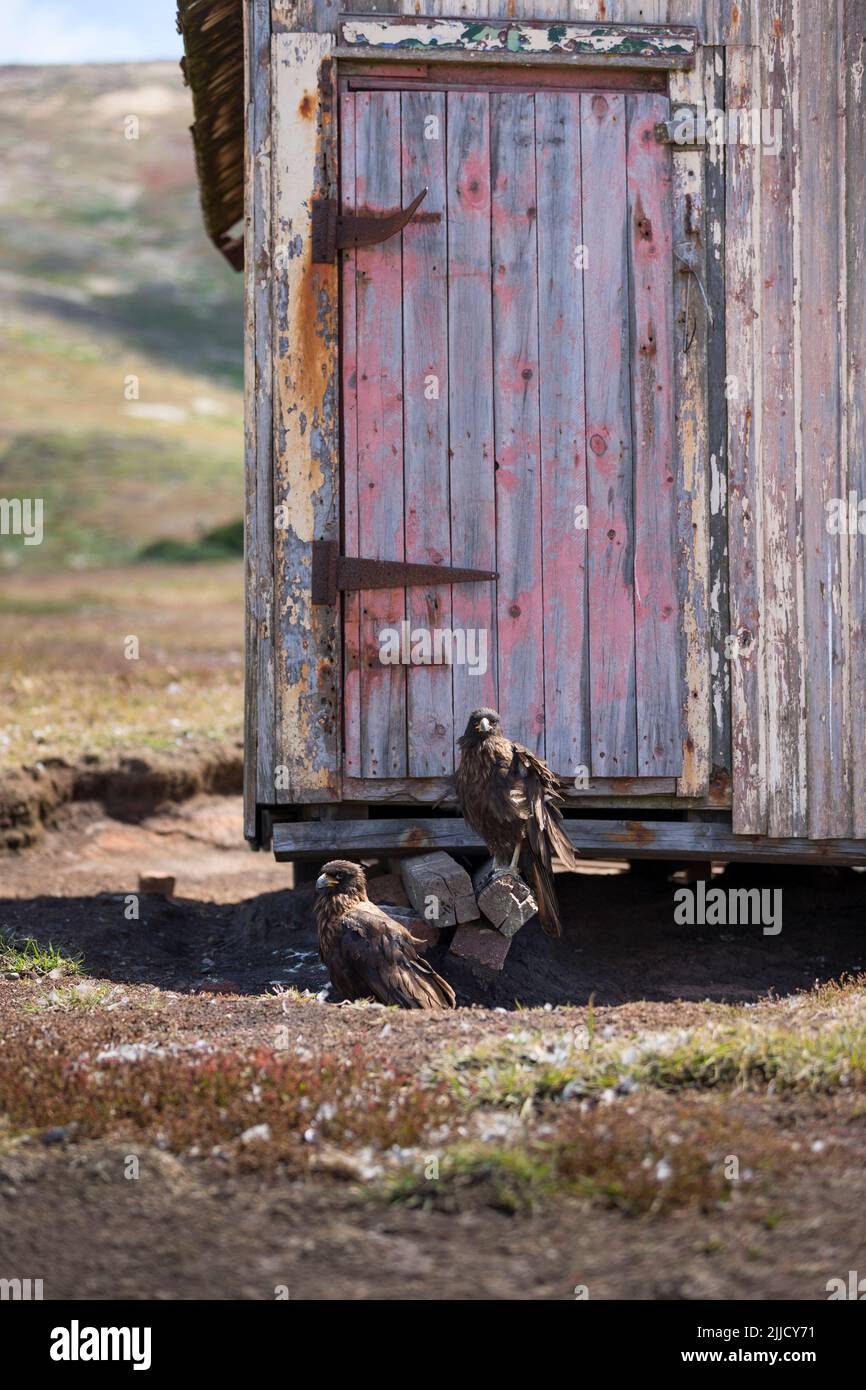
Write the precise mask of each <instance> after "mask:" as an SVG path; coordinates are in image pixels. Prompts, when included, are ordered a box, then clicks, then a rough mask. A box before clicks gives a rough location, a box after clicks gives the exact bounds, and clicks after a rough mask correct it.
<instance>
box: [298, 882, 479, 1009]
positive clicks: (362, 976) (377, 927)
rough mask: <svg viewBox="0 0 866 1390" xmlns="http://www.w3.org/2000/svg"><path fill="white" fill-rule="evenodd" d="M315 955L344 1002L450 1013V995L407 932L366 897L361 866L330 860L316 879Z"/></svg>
mask: <svg viewBox="0 0 866 1390" xmlns="http://www.w3.org/2000/svg"><path fill="white" fill-rule="evenodd" d="M316 887H317V889H318V890H319V891H318V895H317V898H316V926H317V928H318V932H319V955H320V956H321V958H322V961H323V962H324V964H325V965H326V966H327V967H328V971H329V972H330V976H331V980H332V982H333V984H334V986H335V988H336V989H338V990H339V992H340V994H342V995H343V996H344V997H345V998H346V999H369V997H370V995H372V996H373V998H374V999H378V1000H379V1002H380V1003H382V1004H399V1005H400V1008H401V1009H453V1008H454V1007H455V1005H456V1002H457V1001H456V999H455V997H454V991H453V989H452V988H451V986H450V985H449V984H448V981H447V980H443V979H442V977H441V975H437V974H436V971H435V970H433V969H432V968H431V966H429V965H428V964H427V962H426V960H424V959H423V958H422V957H421V956H419V954H418V943H417V942H416V941H415V938H414V937H413V936H412V934H411V932H409V931H408V930H407V929H406V927H404V926H402V925H401V923H400V922H395V921H394V918H393V917H389V916H388V914H387V912H383V911H382V909H381V907H377V905H376V903H371V902H370V899H369V898H368V897H367V880H366V878H365V876H364V870H363V869H362V868H361V866H360V864H351V863H350V862H349V861H348V860H347V859H333V860H332V861H331V863H330V864H326V865H325V867H324V868H323V869H322V872H321V873H320V875H319V877H318V878H317V879H316Z"/></svg>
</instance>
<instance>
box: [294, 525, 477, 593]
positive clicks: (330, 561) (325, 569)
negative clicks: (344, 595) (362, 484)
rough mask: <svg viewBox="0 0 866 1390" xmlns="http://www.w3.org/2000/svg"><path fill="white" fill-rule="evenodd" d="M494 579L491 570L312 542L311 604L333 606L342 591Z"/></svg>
mask: <svg viewBox="0 0 866 1390" xmlns="http://www.w3.org/2000/svg"><path fill="white" fill-rule="evenodd" d="M498 578H499V575H498V574H497V573H496V571H495V570H471V569H463V568H461V567H459V566H455V565H416V564H414V563H413V562H411V561H408V560H367V559H362V558H361V557H360V556H355V555H341V554H340V547H339V545H338V543H337V542H336V541H313V572H312V585H311V587H312V599H313V603H327V604H334V603H336V602H337V592H338V591H339V590H346V589H409V588H414V587H416V586H417V585H419V584H431V585H437V584H475V583H479V582H481V581H482V580H485V579H498Z"/></svg>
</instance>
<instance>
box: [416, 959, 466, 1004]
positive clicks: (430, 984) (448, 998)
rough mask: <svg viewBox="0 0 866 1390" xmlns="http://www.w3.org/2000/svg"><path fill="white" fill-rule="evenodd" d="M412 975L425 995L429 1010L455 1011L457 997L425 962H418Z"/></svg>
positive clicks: (446, 982) (447, 984)
mask: <svg viewBox="0 0 866 1390" xmlns="http://www.w3.org/2000/svg"><path fill="white" fill-rule="evenodd" d="M414 975H415V981H416V984H417V986H418V989H419V990H420V991H421V992H422V993H423V994H425V995H426V996H427V998H428V999H429V1001H430V1005H429V1007H430V1008H433V1009H456V1007H457V995H456V994H455V993H454V991H453V989H452V988H451V986H450V985H449V983H448V981H447V980H443V978H442V976H441V975H437V974H436V971H435V970H434V969H433V967H432V965H428V964H427V962H426V961H423V960H418V961H417V963H416V967H415V971H414Z"/></svg>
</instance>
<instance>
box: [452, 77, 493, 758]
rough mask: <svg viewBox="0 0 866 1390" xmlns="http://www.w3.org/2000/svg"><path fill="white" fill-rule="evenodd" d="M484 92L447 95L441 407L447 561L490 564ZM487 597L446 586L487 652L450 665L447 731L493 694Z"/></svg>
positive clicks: (459, 616)
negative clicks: (474, 664)
mask: <svg viewBox="0 0 866 1390" xmlns="http://www.w3.org/2000/svg"><path fill="white" fill-rule="evenodd" d="M488 100H489V99H488V97H487V95H486V94H485V93H483V92H478V93H475V92H449V93H448V103H447V114H448V150H447V154H448V362H449V372H448V392H449V402H448V409H449V436H450V438H449V463H450V494H451V559H452V563H453V564H455V565H465V566H468V567H469V568H473V569H490V570H495V569H496V502H495V485H494V448H493V328H492V325H493V319H492V304H491V286H490V123H489V112H488ZM495 602H496V595H495V587H494V585H493V584H492V583H486V584H456V585H454V587H453V589H452V591H451V620H452V624H453V626H454V627H455V628H460V629H462V630H463V631H464V632H469V631H472V632H474V633H476V634H477V635H478V637H477V640H482V634H483V640H484V641H485V642H486V653H487V662H486V668H485V670H484V671H483V672H482V671H480V669H479V671H478V673H477V674H476V673H473V672H472V671H470V670H469V669H468V668H467V667H466V666H455V667H453V668H452V690H453V704H454V732H455V735H456V736H457V737H459V735H460V734H462V733H463V730H464V728H465V726H466V720H467V719H468V717H469V715H470V713H471V712H472V710H473V709H477V708H478V707H479V706H481V705H492V706H495V705H496V702H497V699H498V695H497V689H496V621H495V612H496V607H495Z"/></svg>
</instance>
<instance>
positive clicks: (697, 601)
mask: <svg viewBox="0 0 866 1390" xmlns="http://www.w3.org/2000/svg"><path fill="white" fill-rule="evenodd" d="M704 54H705V50H704V49H700V50H699V56H698V62H697V65H696V67H695V69H694V71H692V72H683V73H671V74H670V79H669V85H670V94H671V107H672V109H675V108H676V105H677V103H678V102H691V103H693V104H694V105H696V106H698V107H700V106H701V105H702V101H703V81H704V75H703V71H702V69H703V63H704ZM710 62H712V57H711V56H710ZM672 160H673V244H674V258H673V285H674V302H675V304H676V306H677V312H676V330H675V338H674V342H673V345H672V363H673V374H674V396H675V402H676V413H675V439H674V443H675V455H676V464H675V476H676V495H677V509H676V510H677V530H678V536H679V575H678V576H677V578H678V583H677V589H678V603H679V610H680V618H679V620H678V621H679V625H680V626H681V629H682V642H681V652H680V661H681V663H682V667H681V669H682V671H683V673H684V675H685V728H684V735H685V736H684V739H683V765H682V772H681V774H680V776H679V779H678V782H677V793H678V795H679V796H684V797H694V796H703V795H706V793H707V791H708V790H709V777H710V765H711V764H710V700H711V691H710V674H711V673H710V582H709V545H710V529H709V477H708V474H709V462H710V459H709V439H708V402H707V370H708V367H707V347H708V343H707V338H708V331H709V324H708V315H707V312H706V309H705V307H704V302H703V298H702V296H701V293H700V289H699V286H698V283H697V282H696V279H695V275H696V276H697V277H698V278H699V280H700V283H701V284H704V285H706V283H707V278H708V277H707V239H706V220H705V209H704V195H705V188H704V162H705V156H704V155H703V154H702V153H701V152H700V151H696V150H689V149H688V148H685V147H681V146H676V145H675V146H674V147H673V154H672ZM722 196H723V197H724V190H722ZM720 249H721V248H720ZM681 257H682V258H684V259H685V260H687V261H688V263H689V264H690V265H691V266H692V267H693V269H694V272H695V274H694V275H693V274H692V273H691V271H689V270H688V269H687V268H686V266H685V265H684V264H683V259H680V258H681ZM723 375H724V371H722V374H721V376H723ZM721 376H720V377H716V378H712V380H713V382H714V385H715V386H716V387H717V390H718V395H719V396H720V397H721V398H722V399H724V393H723V391H722V389H721V386H722V380H721Z"/></svg>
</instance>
